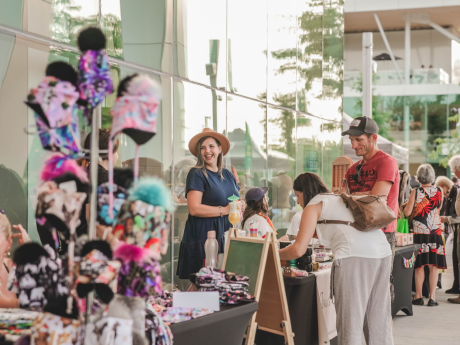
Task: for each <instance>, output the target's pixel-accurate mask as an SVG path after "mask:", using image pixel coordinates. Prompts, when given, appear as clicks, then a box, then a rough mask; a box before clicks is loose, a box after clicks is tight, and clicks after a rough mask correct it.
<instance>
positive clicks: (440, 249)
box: [409, 186, 447, 268]
mask: <svg viewBox="0 0 460 345" xmlns="http://www.w3.org/2000/svg"><path fill="white" fill-rule="evenodd" d="M415 193H416V194H415V205H414V209H413V211H412V214H411V216H410V220H409V225H410V224H411V223H412V226H413V229H414V243H419V244H421V245H422V248H420V250H419V255H417V259H416V261H415V268H419V267H422V266H424V265H435V266H437V267H438V268H447V262H446V253H445V247H444V242H443V240H442V232H441V219H440V218H439V211H440V209H441V204H442V198H443V196H442V192H441V189H440V188H439V187H434V186H429V187H420V188H417V190H416V192H415Z"/></svg>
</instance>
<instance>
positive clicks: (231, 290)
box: [195, 267, 254, 304]
mask: <svg viewBox="0 0 460 345" xmlns="http://www.w3.org/2000/svg"><path fill="white" fill-rule="evenodd" d="M195 283H196V286H197V287H198V291H218V292H219V300H220V303H221V304H238V303H241V302H252V301H254V296H252V295H250V294H249V292H248V286H249V278H248V277H245V276H240V275H237V274H235V273H231V272H227V271H224V270H219V269H214V268H211V267H204V268H202V269H201V270H200V271H199V272H198V273H197V276H196V280H195Z"/></svg>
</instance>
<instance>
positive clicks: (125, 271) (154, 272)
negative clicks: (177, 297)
mask: <svg viewBox="0 0 460 345" xmlns="http://www.w3.org/2000/svg"><path fill="white" fill-rule="evenodd" d="M161 286H162V279H161V274H160V264H159V263H158V262H157V261H152V262H148V261H145V262H142V263H138V262H135V261H131V262H126V263H124V264H122V266H121V268H120V273H119V275H118V291H117V293H118V294H120V295H124V296H128V297H143V298H148V297H149V296H155V295H162V294H163V289H162V287H161Z"/></svg>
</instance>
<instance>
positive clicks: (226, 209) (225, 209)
mask: <svg viewBox="0 0 460 345" xmlns="http://www.w3.org/2000/svg"><path fill="white" fill-rule="evenodd" d="M229 214H230V204H228V205H227V206H225V207H222V215H223V216H228V215H229Z"/></svg>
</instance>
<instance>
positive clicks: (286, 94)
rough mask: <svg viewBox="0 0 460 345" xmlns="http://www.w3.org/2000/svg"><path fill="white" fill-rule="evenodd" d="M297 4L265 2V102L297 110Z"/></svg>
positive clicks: (291, 2)
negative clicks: (266, 37)
mask: <svg viewBox="0 0 460 345" xmlns="http://www.w3.org/2000/svg"><path fill="white" fill-rule="evenodd" d="M297 3H298V2H297V1H295V0H289V1H277V0H269V2H268V74H267V79H268V86H267V94H268V102H269V103H274V104H278V105H281V106H283V107H286V108H291V109H294V110H295V108H296V104H295V103H296V102H295V101H296V72H297V36H296V32H297V11H296V10H297V8H296V6H297Z"/></svg>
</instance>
